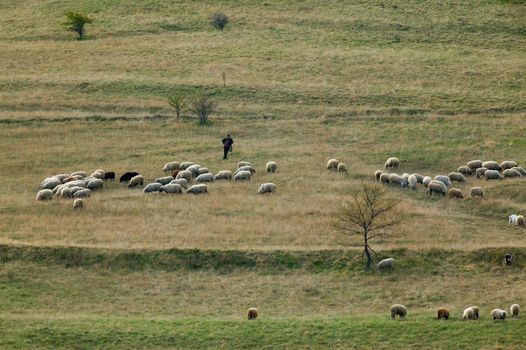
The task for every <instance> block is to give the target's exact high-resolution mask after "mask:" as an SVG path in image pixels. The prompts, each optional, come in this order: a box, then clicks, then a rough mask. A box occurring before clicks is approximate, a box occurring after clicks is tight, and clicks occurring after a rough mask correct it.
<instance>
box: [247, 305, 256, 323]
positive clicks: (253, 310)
mask: <svg viewBox="0 0 526 350" xmlns="http://www.w3.org/2000/svg"><path fill="white" fill-rule="evenodd" d="M247 315H248V319H249V320H255V319H256V318H257V317H258V315H259V312H258V309H256V308H255V307H251V308H250V309H248V310H247Z"/></svg>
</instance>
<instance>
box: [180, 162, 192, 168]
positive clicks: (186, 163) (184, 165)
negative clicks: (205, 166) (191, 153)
mask: <svg viewBox="0 0 526 350" xmlns="http://www.w3.org/2000/svg"><path fill="white" fill-rule="evenodd" d="M192 165H194V163H192V162H182V163H181V164H179V169H181V170H186V169H187V168H188V167H189V166H192Z"/></svg>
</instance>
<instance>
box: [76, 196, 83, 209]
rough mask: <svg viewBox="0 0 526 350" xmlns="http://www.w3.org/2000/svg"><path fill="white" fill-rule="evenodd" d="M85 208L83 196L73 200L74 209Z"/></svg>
mask: <svg viewBox="0 0 526 350" xmlns="http://www.w3.org/2000/svg"><path fill="white" fill-rule="evenodd" d="M83 208H84V201H83V200H82V198H76V199H75V200H74V201H73V209H79V210H81V209H83Z"/></svg>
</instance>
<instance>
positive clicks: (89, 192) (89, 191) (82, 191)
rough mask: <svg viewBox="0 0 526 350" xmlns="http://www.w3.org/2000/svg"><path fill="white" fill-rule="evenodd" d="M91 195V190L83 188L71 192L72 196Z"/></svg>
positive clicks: (84, 196) (82, 196) (83, 196)
mask: <svg viewBox="0 0 526 350" xmlns="http://www.w3.org/2000/svg"><path fill="white" fill-rule="evenodd" d="M89 196H91V190H89V189H87V188H84V189H82V190H80V191H76V192H75V193H73V198H86V197H89Z"/></svg>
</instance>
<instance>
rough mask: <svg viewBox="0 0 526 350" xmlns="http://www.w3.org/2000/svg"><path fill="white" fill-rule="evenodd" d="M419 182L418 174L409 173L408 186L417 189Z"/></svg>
mask: <svg viewBox="0 0 526 350" xmlns="http://www.w3.org/2000/svg"><path fill="white" fill-rule="evenodd" d="M417 183H418V179H417V178H416V175H415V174H411V175H409V177H408V178H407V185H408V187H409V188H410V189H412V190H413V191H415V190H416V184H417Z"/></svg>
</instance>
